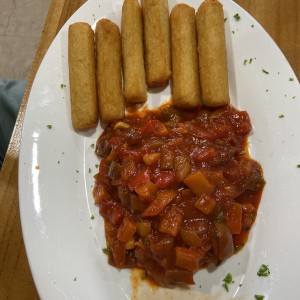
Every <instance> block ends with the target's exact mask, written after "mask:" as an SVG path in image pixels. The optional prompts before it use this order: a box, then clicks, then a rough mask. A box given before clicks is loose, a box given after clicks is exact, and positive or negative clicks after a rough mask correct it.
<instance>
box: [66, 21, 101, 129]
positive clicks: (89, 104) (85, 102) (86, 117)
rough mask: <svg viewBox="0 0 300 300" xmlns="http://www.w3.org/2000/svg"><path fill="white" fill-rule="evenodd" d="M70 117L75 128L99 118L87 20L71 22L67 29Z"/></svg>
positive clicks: (91, 41) (91, 38) (82, 127)
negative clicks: (85, 21)
mask: <svg viewBox="0 0 300 300" xmlns="http://www.w3.org/2000/svg"><path fill="white" fill-rule="evenodd" d="M68 61H69V78H70V95H71V119H72V125H73V127H74V128H75V129H87V128H91V127H95V126H96V125H97V124H98V120H99V108H98V100H97V88H96V77H95V56H94V32H93V30H92V29H91V26H90V25H89V24H87V23H81V22H79V23H74V24H72V25H70V27H69V32H68Z"/></svg>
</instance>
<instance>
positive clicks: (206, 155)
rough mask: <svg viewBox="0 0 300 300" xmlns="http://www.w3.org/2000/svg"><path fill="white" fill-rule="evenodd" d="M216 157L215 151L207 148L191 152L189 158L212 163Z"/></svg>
mask: <svg viewBox="0 0 300 300" xmlns="http://www.w3.org/2000/svg"><path fill="white" fill-rule="evenodd" d="M217 155H218V153H217V150H216V149H214V148H213V147H210V146H207V147H204V148H197V149H196V150H194V151H193V153H192V155H191V156H192V158H193V159H194V160H195V161H198V162H202V161H203V162H206V161H212V160H213V159H215V158H216V157H217Z"/></svg>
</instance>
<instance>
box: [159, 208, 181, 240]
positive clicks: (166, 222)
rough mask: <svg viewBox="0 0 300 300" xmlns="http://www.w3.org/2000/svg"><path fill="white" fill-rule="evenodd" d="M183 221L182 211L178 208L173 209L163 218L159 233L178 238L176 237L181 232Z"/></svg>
mask: <svg viewBox="0 0 300 300" xmlns="http://www.w3.org/2000/svg"><path fill="white" fill-rule="evenodd" d="M181 221H182V213H181V211H180V210H179V209H178V208H176V207H172V208H171V209H170V210H169V211H168V212H167V213H166V214H165V215H164V216H163V217H162V220H161V222H160V224H159V228H158V231H160V232H161V233H166V234H169V235H171V236H173V237H176V235H177V234H178V232H179V230H180V225H181Z"/></svg>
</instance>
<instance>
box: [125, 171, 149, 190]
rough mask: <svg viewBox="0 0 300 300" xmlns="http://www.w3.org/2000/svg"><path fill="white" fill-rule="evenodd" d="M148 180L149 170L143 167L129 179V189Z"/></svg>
mask: <svg viewBox="0 0 300 300" xmlns="http://www.w3.org/2000/svg"><path fill="white" fill-rule="evenodd" d="M149 180H150V171H149V169H148V168H145V169H143V170H142V171H141V172H139V173H138V174H137V175H135V176H134V177H133V178H131V179H130V180H129V182H128V187H129V188H130V190H131V191H133V190H134V189H136V188H137V187H138V186H140V185H142V184H145V183H146V182H148V181H149Z"/></svg>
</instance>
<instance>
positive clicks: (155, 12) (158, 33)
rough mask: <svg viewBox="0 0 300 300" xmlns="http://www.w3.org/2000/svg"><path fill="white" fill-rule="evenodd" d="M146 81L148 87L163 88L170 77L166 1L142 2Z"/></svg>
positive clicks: (146, 0) (168, 27)
mask: <svg viewBox="0 0 300 300" xmlns="http://www.w3.org/2000/svg"><path fill="white" fill-rule="evenodd" d="M142 12H143V22H144V41H145V65H146V81H147V84H148V86H149V87H156V86H164V85H166V84H167V83H168V82H169V79H170V77H171V50H170V25H169V8H168V0H142Z"/></svg>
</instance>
